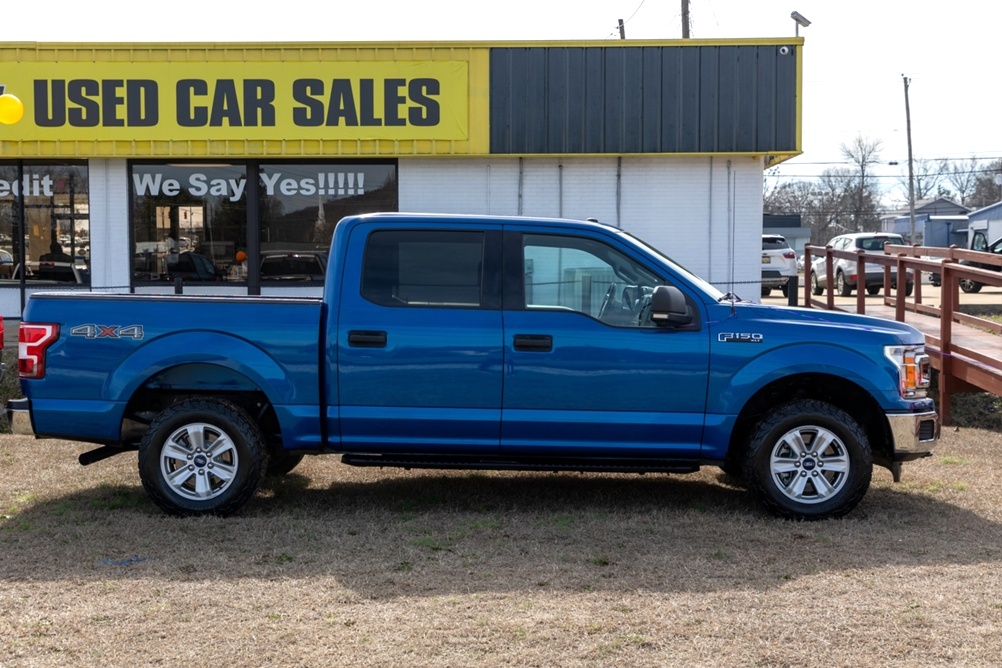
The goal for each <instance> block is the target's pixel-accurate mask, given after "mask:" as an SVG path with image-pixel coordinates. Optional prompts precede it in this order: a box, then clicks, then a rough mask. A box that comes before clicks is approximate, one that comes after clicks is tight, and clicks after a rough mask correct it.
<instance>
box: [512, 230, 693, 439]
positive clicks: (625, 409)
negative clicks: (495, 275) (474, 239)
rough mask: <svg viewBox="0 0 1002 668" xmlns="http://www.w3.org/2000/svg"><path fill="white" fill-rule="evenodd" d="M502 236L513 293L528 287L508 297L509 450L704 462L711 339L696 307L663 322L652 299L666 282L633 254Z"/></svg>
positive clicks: (595, 244)
mask: <svg viewBox="0 0 1002 668" xmlns="http://www.w3.org/2000/svg"><path fill="white" fill-rule="evenodd" d="M506 234H507V235H508V236H506V240H505V251H506V253H505V254H506V257H505V262H506V291H509V289H510V288H515V291H516V292H521V293H522V294H521V295H518V296H517V297H516V298H514V299H509V293H508V292H506V294H505V299H506V303H505V311H504V334H505V336H504V345H505V378H504V403H503V406H504V407H503V411H502V431H501V449H502V452H504V453H511V454H521V455H530V456H546V457H574V456H592V457H654V458H672V457H683V458H690V457H698V456H699V451H700V441H701V438H702V430H703V415H704V410H705V408H706V388H707V372H708V364H709V341H708V335H707V329H708V328H707V327H705V326H703V325H702V324H701V323H700V320H699V315H698V313H699V312H698V310H696V309H695V303H693V305H692V306H693V310H694V313H695V314H696V319H695V321H694V324H693V325H690V326H687V327H683V328H679V329H662V328H658V327H655V326H653V324H652V323H651V322H650V320H649V318H647V317H646V310H645V308H644V307H645V300H647V298H648V297H649V295H650V293H651V292H652V291H653V288H654V286H656V285H659V284H666V283H669V282H670V281H668V280H667V278H668V277H666V276H661V275H659V274H658V273H657V272H655V271H653V270H652V269H650V268H649V267H647V266H645V265H644V264H643V263H642V262H641V261H638V260H637V259H635V258H634V257H632V256H631V255H630V254H628V252H627V250H626V249H624V248H616V247H614V246H613V245H612V244H611V242H608V241H605V240H603V239H585V238H581V237H572V236H559V235H554V234H524V235H523V234H518V233H513V232H509V233H506ZM514 272H518V273H519V274H520V276H521V280H520V281H514V280H511V279H510V278H509V276H510V274H511V273H514ZM517 283H521V286H520V289H519V287H518V286H517Z"/></svg>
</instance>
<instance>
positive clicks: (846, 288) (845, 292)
mask: <svg viewBox="0 0 1002 668" xmlns="http://www.w3.org/2000/svg"><path fill="white" fill-rule="evenodd" d="M835 289H836V290H837V291H838V294H839V296H840V297H849V296H851V295H852V286H851V285H849V283H848V281H846V280H845V274H843V273H842V272H841V271H840V272H839V273H838V274H836V276H835Z"/></svg>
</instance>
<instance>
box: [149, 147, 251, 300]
mask: <svg viewBox="0 0 1002 668" xmlns="http://www.w3.org/2000/svg"><path fill="white" fill-rule="evenodd" d="M130 185H131V187H132V194H133V206H132V234H133V240H134V242H135V247H134V249H133V258H132V273H133V280H134V281H136V282H140V283H141V282H151V281H152V282H160V281H164V282H165V281H173V280H174V279H175V278H181V279H183V280H184V281H185V282H216V281H222V280H244V279H245V276H246V274H243V275H240V273H239V272H238V271H236V269H237V268H238V267H237V265H239V264H240V261H241V260H242V259H245V258H246V247H247V169H246V167H245V166H244V165H217V164H211V165H210V164H197V163H194V164H184V165H174V164H155V165H152V164H133V165H132V170H131V174H130Z"/></svg>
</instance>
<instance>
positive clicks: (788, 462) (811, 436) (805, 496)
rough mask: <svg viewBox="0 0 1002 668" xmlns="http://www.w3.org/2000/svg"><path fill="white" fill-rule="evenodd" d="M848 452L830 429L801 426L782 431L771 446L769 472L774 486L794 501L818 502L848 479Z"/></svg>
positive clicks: (826, 498) (834, 491)
mask: <svg viewBox="0 0 1002 668" xmlns="http://www.w3.org/2000/svg"><path fill="white" fill-rule="evenodd" d="M849 468H850V464H849V453H848V451H847V449H846V447H845V444H843V443H842V441H841V440H840V439H839V437H838V436H836V435H835V434H834V433H833V432H831V431H829V430H827V429H825V428H823V427H817V426H803V427H798V428H796V429H791V430H790V431H788V432H786V433H785V434H784V435H783V436H782V437H781V438H780V439H779V440H778V441H777V442H776V444H775V445H774V446H773V448H772V452H771V454H770V456H769V472H770V476H771V478H772V481H773V483H774V484H775V485H776V488H777V489H778V490H779V491H780V492H781V493H782V494H783V495H784V496H786V497H787V498H789V499H791V500H793V501H797V502H798V503H806V504H813V503H821V502H823V501H827V500H828V499H830V498H831V497H833V496H835V495H836V494H838V493H839V491H840V490H841V489H842V488H843V487H844V486H845V484H846V481H847V480H848V479H849Z"/></svg>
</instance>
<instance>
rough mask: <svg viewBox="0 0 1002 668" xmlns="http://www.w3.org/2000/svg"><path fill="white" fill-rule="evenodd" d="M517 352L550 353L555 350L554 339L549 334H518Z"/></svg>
mask: <svg viewBox="0 0 1002 668" xmlns="http://www.w3.org/2000/svg"><path fill="white" fill-rule="evenodd" d="M515 350H524V351H525V352H529V353H548V352H550V351H551V350H553V337H552V336H550V335H549V334H516V335H515Z"/></svg>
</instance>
